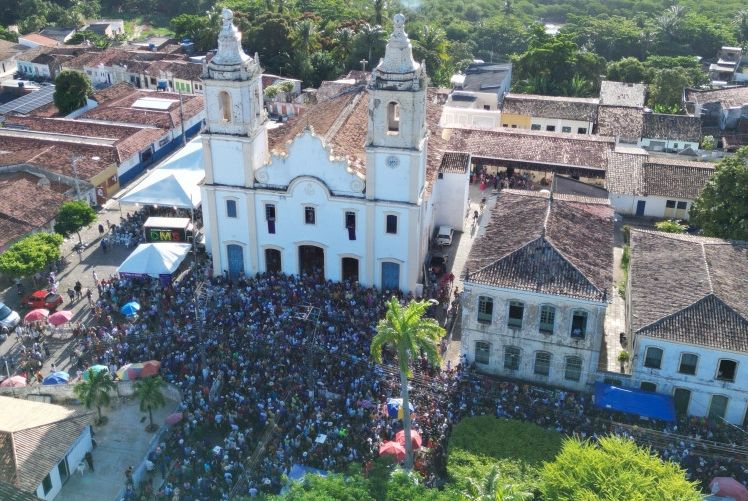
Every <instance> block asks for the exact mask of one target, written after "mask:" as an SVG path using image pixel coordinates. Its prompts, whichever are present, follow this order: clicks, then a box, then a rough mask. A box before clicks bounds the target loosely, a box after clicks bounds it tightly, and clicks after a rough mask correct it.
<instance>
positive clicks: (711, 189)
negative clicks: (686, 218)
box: [689, 147, 748, 240]
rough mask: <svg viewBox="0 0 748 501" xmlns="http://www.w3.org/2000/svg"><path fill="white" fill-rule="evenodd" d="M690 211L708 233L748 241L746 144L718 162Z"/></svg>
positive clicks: (699, 225)
mask: <svg viewBox="0 0 748 501" xmlns="http://www.w3.org/2000/svg"><path fill="white" fill-rule="evenodd" d="M689 214H690V216H691V219H690V221H691V223H692V224H694V225H696V226H698V227H699V228H701V229H702V231H703V232H704V234H705V235H707V236H710V237H719V238H729V239H733V240H748V147H743V148H740V149H739V150H738V151H737V153H735V155H733V156H731V157H727V158H724V159H722V160H721V161H720V162H719V163H718V164H717V166H716V168H715V171H714V174H713V175H712V177H711V178H710V179H709V181H708V182H707V183H706V186H704V189H703V190H702V191H701V193H700V194H699V197H698V198H697V199H696V200H695V201H694V203H693V204H692V205H691V209H690V210H689Z"/></svg>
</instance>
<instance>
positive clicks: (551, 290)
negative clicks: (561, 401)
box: [462, 190, 613, 390]
mask: <svg viewBox="0 0 748 501" xmlns="http://www.w3.org/2000/svg"><path fill="white" fill-rule="evenodd" d="M612 273H613V211H612V210H611V208H610V207H609V206H608V201H607V200H606V199H604V198H590V197H579V196H574V195H560V194H553V195H551V194H550V193H549V192H547V191H543V192H531V191H517V190H503V191H502V192H501V193H500V195H499V197H498V200H497V202H496V205H495V206H494V207H493V208H492V210H491V219H490V220H489V222H488V223H487V225H486V227H485V229H482V230H481V232H480V233H479V235H478V237H477V238H476V241H475V243H474V244H473V248H472V249H471V251H470V255H469V257H468V262H467V264H466V273H465V276H464V284H465V285H464V287H465V289H464V293H463V294H464V295H463V306H464V308H463V316H462V354H463V355H464V356H465V357H466V358H467V361H468V363H471V364H472V363H474V364H475V365H476V367H477V368H478V369H479V370H482V371H485V372H490V373H494V374H499V375H502V376H505V377H510V378H516V379H523V380H526V381H531V382H534V383H539V384H549V385H554V386H561V387H564V388H569V389H574V390H584V389H588V388H589V385H591V384H592V383H593V382H594V373H595V372H596V370H597V366H598V359H599V356H600V347H601V344H602V340H603V336H604V330H603V326H604V319H605V311H606V308H607V304H608V295H609V293H610V290H611V285H612Z"/></svg>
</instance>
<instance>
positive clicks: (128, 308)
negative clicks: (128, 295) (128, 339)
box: [119, 301, 140, 317]
mask: <svg viewBox="0 0 748 501" xmlns="http://www.w3.org/2000/svg"><path fill="white" fill-rule="evenodd" d="M119 311H120V313H122V314H123V315H124V316H126V317H134V316H135V315H137V314H138V312H139V311H140V305H139V304H138V303H137V302H135V301H130V302H129V303H126V304H125V305H124V306H123V307H122V308H120V309H119Z"/></svg>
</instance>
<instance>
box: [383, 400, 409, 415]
mask: <svg viewBox="0 0 748 501" xmlns="http://www.w3.org/2000/svg"><path fill="white" fill-rule="evenodd" d="M408 408H409V409H410V412H413V411H415V408H413V404H411V403H410V402H408ZM402 410H403V399H402V398H389V399H387V414H388V415H389V416H390V417H391V418H398V419H402V414H401V413H402Z"/></svg>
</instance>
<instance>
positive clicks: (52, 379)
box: [42, 371, 70, 385]
mask: <svg viewBox="0 0 748 501" xmlns="http://www.w3.org/2000/svg"><path fill="white" fill-rule="evenodd" d="M69 380H70V374H68V373H67V372H64V371H57V372H53V373H52V374H50V375H49V376H47V377H45V378H44V380H43V381H42V384H46V385H50V384H67V382H68V381H69Z"/></svg>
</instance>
